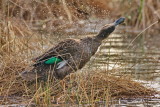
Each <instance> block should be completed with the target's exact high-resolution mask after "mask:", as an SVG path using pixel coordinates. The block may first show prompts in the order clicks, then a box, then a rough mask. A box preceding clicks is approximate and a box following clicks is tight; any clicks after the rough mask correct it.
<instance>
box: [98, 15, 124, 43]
mask: <svg viewBox="0 0 160 107" xmlns="http://www.w3.org/2000/svg"><path fill="white" fill-rule="evenodd" d="M124 20H125V18H119V19H118V20H116V21H115V22H114V23H111V24H107V25H105V26H103V28H102V29H101V30H100V32H99V33H98V35H97V36H96V37H97V39H100V40H103V39H105V38H107V37H108V36H109V35H110V34H111V33H112V32H113V31H114V30H115V28H116V26H117V25H119V24H121V23H123V22H124Z"/></svg>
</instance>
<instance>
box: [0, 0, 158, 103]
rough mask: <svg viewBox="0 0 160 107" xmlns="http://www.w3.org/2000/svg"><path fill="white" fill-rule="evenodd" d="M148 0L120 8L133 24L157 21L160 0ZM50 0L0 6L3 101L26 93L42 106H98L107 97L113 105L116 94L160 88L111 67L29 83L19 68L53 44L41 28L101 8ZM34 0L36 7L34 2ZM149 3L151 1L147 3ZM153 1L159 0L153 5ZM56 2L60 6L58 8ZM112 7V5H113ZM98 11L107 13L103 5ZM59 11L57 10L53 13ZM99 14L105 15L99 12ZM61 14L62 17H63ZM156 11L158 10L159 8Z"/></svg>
mask: <svg viewBox="0 0 160 107" xmlns="http://www.w3.org/2000/svg"><path fill="white" fill-rule="evenodd" d="M149 1H150V0H148V1H147V2H145V1H144V0H141V2H140V5H139V2H135V3H133V4H132V5H135V6H137V5H138V6H139V8H138V10H137V8H135V7H134V6H133V7H132V8H131V9H130V11H128V10H123V9H122V10H123V11H122V13H121V14H124V13H125V12H126V11H127V12H126V13H127V17H128V19H127V20H128V24H130V25H133V26H135V25H136V27H138V26H139V27H141V26H143V25H144V23H146V20H147V23H146V25H148V24H150V23H152V18H153V17H152V14H153V11H154V12H158V11H159V10H156V8H155V7H156V6H157V5H159V1H156V0H155V1H154V2H152V5H149V6H148V4H149V3H150V2H149ZM50 2H51V1H48V2H43V1H42V2H38V1H36V2H34V3H33V2H32V1H29V2H25V3H24V2H23V1H21V0H8V1H7V2H5V0H2V2H1V3H0V5H1V6H2V7H3V8H0V9H1V10H0V12H2V13H4V14H5V15H4V14H3V15H2V16H0V19H1V20H0V71H1V72H0V96H3V99H2V101H1V102H0V103H1V104H6V102H7V101H8V97H9V96H19V97H20V98H22V99H27V100H26V101H22V102H25V103H27V104H28V105H29V104H32V102H34V103H36V105H40V106H41V105H45V106H50V105H51V104H52V103H72V104H91V105H93V106H94V105H95V104H96V102H100V101H105V102H106V105H109V102H110V101H111V100H112V99H114V98H122V97H147V96H151V95H154V94H155V93H156V91H154V90H152V89H148V88H146V87H144V86H142V85H141V84H140V83H137V82H134V81H132V79H129V78H127V77H125V76H121V77H116V76H114V75H112V73H111V72H114V70H111V71H110V70H106V71H105V70H104V71H95V70H92V72H89V71H86V72H83V73H81V72H77V73H74V74H71V75H69V76H67V77H66V78H65V79H64V80H56V79H53V80H51V81H50V79H48V81H47V82H43V81H41V82H39V81H36V82H35V83H28V82H25V81H24V80H22V78H21V77H20V76H19V73H20V72H22V71H23V70H24V69H25V68H26V67H27V66H28V65H30V64H31V61H30V60H31V58H32V57H33V56H35V55H36V54H37V53H43V52H44V50H43V46H44V45H45V46H51V43H50V42H48V41H50V40H49V39H50V38H45V37H43V36H41V35H40V33H39V32H41V31H46V32H47V31H48V30H49V32H51V31H52V27H53V25H54V26H55V27H57V28H58V27H59V28H63V25H62V23H60V22H61V21H66V20H69V22H70V23H72V21H76V20H79V19H83V18H87V17H88V15H91V13H93V11H95V10H96V8H95V5H96V3H93V4H92V3H91V4H90V3H86V2H81V3H77V2H75V3H72V2H69V1H68V0H63V1H62V3H61V2H56V3H55V5H53V6H52V5H50V4H52V3H50ZM102 2H104V0H102ZM32 3H33V7H31V6H30V4H32ZM124 3H125V4H124V5H123V6H124V7H125V6H128V4H127V3H126V2H125V1H124ZM144 3H145V4H147V6H146V5H145V6H144ZM154 3H158V4H155V5H156V6H154ZM82 4H83V5H84V6H82ZM88 4H90V5H88ZM100 4H101V3H100ZM104 4H105V3H104ZM121 6H122V5H120V7H119V8H121ZM57 7H58V8H57ZM92 7H94V8H92ZM98 7H101V5H99V6H98ZM103 7H105V6H102V10H103V9H104V8H103ZM153 7H154V8H153ZM55 8H57V9H58V10H55V11H54V9H55ZM63 8H65V11H64V9H63ZM88 8H89V9H88ZM109 8H111V7H109V6H108V9H109ZM149 8H151V12H149V13H147V9H149ZM90 9H91V10H90ZM92 9H93V10H92ZM99 11H100V13H103V12H102V11H101V8H99ZM113 11H114V10H113ZM137 11H138V12H137ZM54 12H55V14H54V15H53V14H51V13H54ZM123 12H124V13H123ZM132 12H133V13H134V14H135V16H137V15H138V17H134V16H131V19H132V20H131V19H130V18H129V17H130V16H129V15H130V14H131V13H132ZM144 13H145V14H144ZM95 14H96V15H97V16H100V15H98V12H95V13H94V15H95ZM105 14H106V13H105ZM57 15H58V16H62V17H61V18H60V19H59V17H58V18H57ZM157 15H159V14H158V13H157ZM154 16H155V15H154ZM137 18H138V19H137ZM138 20H139V21H138ZM142 20H143V21H142ZM154 20H156V19H154ZM143 27H144V28H145V27H146V26H143ZM143 27H142V28H143ZM37 30H38V33H37ZM39 30H40V31H39ZM35 52H37V53H35Z"/></svg>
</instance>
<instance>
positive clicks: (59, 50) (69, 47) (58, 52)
mask: <svg viewBox="0 0 160 107" xmlns="http://www.w3.org/2000/svg"><path fill="white" fill-rule="evenodd" d="M78 47H79V41H78V40H75V39H67V40H65V41H62V42H60V43H58V44H57V45H56V46H54V47H53V48H51V49H49V50H48V51H47V52H45V53H44V54H42V55H40V56H38V57H36V58H34V59H33V61H34V62H35V65H36V64H38V63H41V62H44V61H46V60H48V59H50V58H51V57H57V58H61V59H62V60H67V59H68V58H70V57H71V56H73V55H74V54H75V53H76V52H77V51H78Z"/></svg>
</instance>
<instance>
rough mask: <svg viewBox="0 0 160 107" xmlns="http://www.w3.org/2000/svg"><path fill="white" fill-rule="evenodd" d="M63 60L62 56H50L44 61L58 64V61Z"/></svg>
mask: <svg viewBox="0 0 160 107" xmlns="http://www.w3.org/2000/svg"><path fill="white" fill-rule="evenodd" d="M61 61H62V59H60V58H57V57H51V58H49V59H48V60H46V61H45V62H44V63H45V64H57V63H59V62H61Z"/></svg>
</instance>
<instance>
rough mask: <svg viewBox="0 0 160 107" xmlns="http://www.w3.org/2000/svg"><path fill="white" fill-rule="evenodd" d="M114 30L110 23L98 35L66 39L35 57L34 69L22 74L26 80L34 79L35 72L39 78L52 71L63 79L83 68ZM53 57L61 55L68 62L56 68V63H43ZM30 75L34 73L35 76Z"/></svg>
mask: <svg viewBox="0 0 160 107" xmlns="http://www.w3.org/2000/svg"><path fill="white" fill-rule="evenodd" d="M114 30H115V25H114V24H109V25H105V26H104V27H103V28H102V29H101V30H100V32H99V33H98V34H97V35H96V36H93V37H85V38H82V39H66V40H64V41H62V42H60V43H58V44H57V45H56V46H54V47H53V48H51V49H50V50H48V51H47V52H45V53H44V54H43V55H41V56H39V57H37V58H35V59H33V60H34V64H33V66H32V69H31V70H29V71H24V72H22V74H21V75H22V77H23V78H24V79H26V80H34V79H35V78H33V77H34V74H36V75H37V77H38V78H43V77H46V76H47V75H48V72H49V71H51V72H52V74H53V76H54V77H56V78H58V79H63V78H64V77H65V76H66V75H68V74H70V73H72V72H75V71H77V70H78V69H81V68H82V67H83V66H84V65H85V64H86V63H87V62H88V61H89V60H90V58H91V57H92V56H93V55H94V54H95V53H96V51H97V49H98V47H99V46H100V45H101V42H102V40H104V39H105V38H107V37H108V36H109V34H110V33H112V32H113V31H114ZM51 57H60V58H62V59H63V60H66V61H67V64H66V65H65V66H63V67H62V68H60V69H56V66H57V65H56V64H52V65H46V64H44V63H43V62H44V61H45V60H47V59H48V58H51ZM30 75H33V77H31V76H30ZM29 77H30V78H29ZM35 77H36V76H35Z"/></svg>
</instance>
